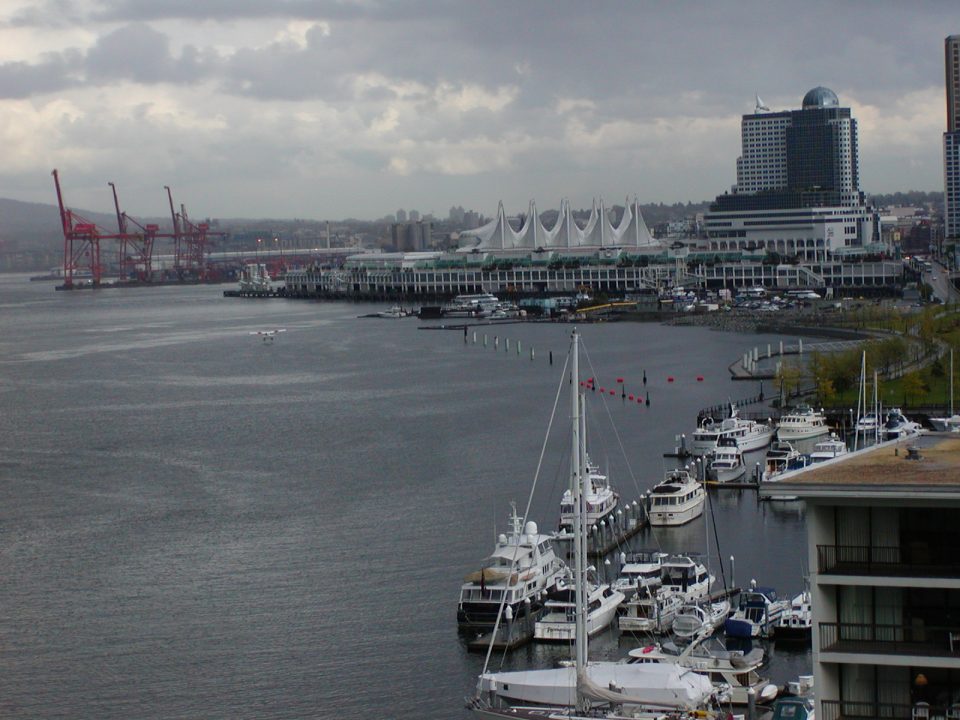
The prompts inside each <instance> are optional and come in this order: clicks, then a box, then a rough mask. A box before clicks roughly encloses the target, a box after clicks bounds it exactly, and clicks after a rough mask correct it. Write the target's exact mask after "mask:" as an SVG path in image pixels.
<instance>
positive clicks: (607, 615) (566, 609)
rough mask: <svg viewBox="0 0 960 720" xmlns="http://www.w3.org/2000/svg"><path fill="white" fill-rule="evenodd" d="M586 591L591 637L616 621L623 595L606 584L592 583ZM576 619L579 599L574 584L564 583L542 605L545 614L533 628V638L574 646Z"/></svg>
mask: <svg viewBox="0 0 960 720" xmlns="http://www.w3.org/2000/svg"><path fill="white" fill-rule="evenodd" d="M587 590H588V592H587V603H586V605H587V636H588V637H592V636H593V635H596V634H597V633H598V632H600V631H601V630H603V629H605V628H606V627H608V626H609V625H610V623H611V622H613V618H614V617H615V616H616V614H617V608H618V607H619V606H620V603H622V602H623V600H624V596H623V593H622V592H619V591H617V590H613V589H611V587H610V586H609V585H607V584H606V583H596V582H592V583H590V584H589V586H588V588H587ZM575 619H576V597H575V588H574V585H573V582H572V581H570V582H569V583H566V582H563V581H561V582H560V583H558V586H557V589H556V590H554V591H553V592H551V593H550V594H549V595H548V596H547V599H546V601H545V602H544V604H543V614H542V615H541V616H540V619H539V620H537V622H536V624H535V625H534V628H533V639H534V640H539V641H541V642H564V643H572V642H573V640H574V638H575V636H576V623H575Z"/></svg>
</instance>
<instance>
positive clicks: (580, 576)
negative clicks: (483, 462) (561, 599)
mask: <svg viewBox="0 0 960 720" xmlns="http://www.w3.org/2000/svg"><path fill="white" fill-rule="evenodd" d="M572 355H573V357H572V361H571V363H570V396H571V408H570V410H571V414H572V417H571V420H572V422H571V425H572V428H573V435H572V437H571V448H570V470H571V473H572V476H573V477H572V484H573V489H574V498H575V503H574V536H573V537H574V581H575V583H576V617H577V622H576V642H575V643H574V644H575V647H576V651H577V657H576V661H577V677H578V678H579V677H580V676H581V675H582V674H583V673H584V672H585V671H586V667H587V611H586V597H584V594H585V592H586V572H587V570H586V564H587V557H586V556H587V553H586V547H585V545H586V543H585V542H584V529H583V525H584V523H585V522H586V517H587V513H586V493H585V492H584V488H583V483H584V482H585V480H586V478H585V473H584V472H583V458H582V457H581V453H580V451H581V447H582V440H581V436H580V434H581V430H582V428H581V425H580V417H581V412H580V411H581V404H580V403H581V398H580V336H579V335H578V334H577V331H576V330H574V331H573V353H572Z"/></svg>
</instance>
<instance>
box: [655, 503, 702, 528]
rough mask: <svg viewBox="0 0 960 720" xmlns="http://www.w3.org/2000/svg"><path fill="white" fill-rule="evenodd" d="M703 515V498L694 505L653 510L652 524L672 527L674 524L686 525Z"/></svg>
mask: <svg viewBox="0 0 960 720" xmlns="http://www.w3.org/2000/svg"><path fill="white" fill-rule="evenodd" d="M701 515H703V500H702V499H701V501H700V502H699V503H697V504H696V505H695V506H693V507H688V508H681V509H677V510H651V511H650V524H651V525H652V526H654V527H670V526H672V525H686V524H687V523H688V522H690V521H691V520H696V519H697V518H698V517H700V516H701Z"/></svg>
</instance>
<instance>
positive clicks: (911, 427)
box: [880, 408, 923, 440]
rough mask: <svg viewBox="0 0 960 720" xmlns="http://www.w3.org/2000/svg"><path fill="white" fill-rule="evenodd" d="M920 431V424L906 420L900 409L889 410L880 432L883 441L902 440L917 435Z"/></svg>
mask: <svg viewBox="0 0 960 720" xmlns="http://www.w3.org/2000/svg"><path fill="white" fill-rule="evenodd" d="M922 429H923V428H922V427H921V425H920V423H915V422H913V421H912V420H909V419H907V416H906V415H904V414H903V411H902V410H901V409H900V408H891V409H890V411H889V412H888V413H887V417H886V420H885V421H884V423H883V428H881V430H880V432H881V434H882V435H883V439H884V440H902V439H903V438H908V437H914V436H915V435H919V434H920V431H921V430H922Z"/></svg>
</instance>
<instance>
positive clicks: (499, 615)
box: [477, 350, 570, 692]
mask: <svg viewBox="0 0 960 720" xmlns="http://www.w3.org/2000/svg"><path fill="white" fill-rule="evenodd" d="M569 362H570V351H569V350H568V351H567V357H566V359H565V360H564V362H563V371H562V373H561V374H560V382H559V383H557V395H556V397H555V398H554V399H553V409H552V410H551V412H550V421H549V422H548V423H547V432H546V435H545V436H544V439H543V447H541V449H540V458H539V460H538V461H537V469H536V472H535V473H534V475H533V487H531V488H530V494H529V495H528V496H527V506H526V507H525V508H524V510H523V521H522V522H521V528H520V529H521V530H524V529H526V525H527V516H528V515H529V514H530V506H531V504H532V503H533V493H534V492H535V491H536V489H537V480H538V479H539V477H540V469H541V467H542V466H543V457H544V455H545V454H546V451H547V442H548V440H549V439H550V430H551V429H552V428H553V421H554V419H556V416H557V406H558V405H559V404H560V393H561V391H562V390H563V384H564V381H565V380H566V377H567V367H568V365H569ZM519 552H520V538H517V544H516V546H515V547H514V550H513V558H512V559H511V561H510V570H511V575H512V574H513V573H512V571H513V567H514V565H516V562H517V555H518V554H519ZM480 572H481V573H482V572H483V571H482V570H481V571H480ZM509 580H510V577H509V576H507V581H508V582H507V583H506V587H505V588H504V591H503V595H502V596H501V597H500V607H499V609H498V610H497V620H496V622H495V623H494V625H493V633H492V634H491V636H490V645H489V646H488V647H487V655H486V657H485V658H484V659H483V671H482V672H481V675H482V674H484V673H486V672H487V668H488V667H489V665H490V658H491V656H492V655H493V644H494V641H495V640H496V639H497V632H499V630H500V620H501V618H502V617H503V608H504V605H505V604H506V602H507V590H508V589H509V587H510V583H509ZM508 644H509V643H507V644H505V645H504V648H503V655H502V656H501V657H500V667H501V668H502V667H503V662H504V660H506V657H507V645H508ZM477 688H478V692H479V680H478V686H477Z"/></svg>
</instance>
